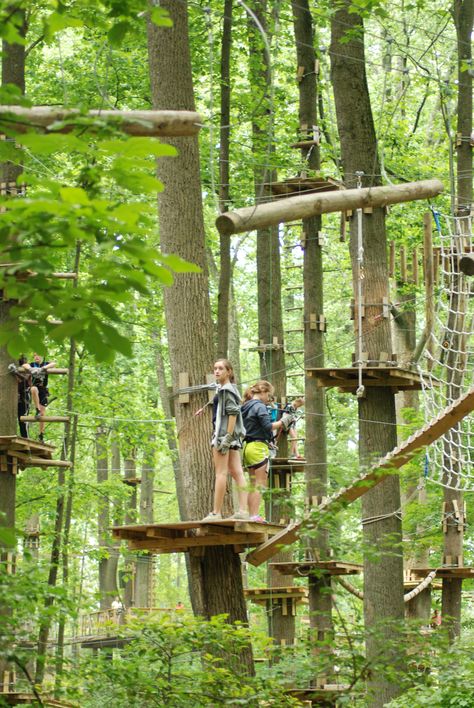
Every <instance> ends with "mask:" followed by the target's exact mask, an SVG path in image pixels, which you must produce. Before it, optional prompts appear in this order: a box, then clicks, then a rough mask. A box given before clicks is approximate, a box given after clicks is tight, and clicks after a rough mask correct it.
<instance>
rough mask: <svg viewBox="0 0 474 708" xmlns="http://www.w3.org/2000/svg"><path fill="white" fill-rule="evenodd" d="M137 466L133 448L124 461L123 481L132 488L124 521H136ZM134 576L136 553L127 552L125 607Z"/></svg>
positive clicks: (131, 603) (132, 594) (129, 604)
mask: <svg viewBox="0 0 474 708" xmlns="http://www.w3.org/2000/svg"><path fill="white" fill-rule="evenodd" d="M136 478H137V468H136V461H135V451H134V450H133V451H132V452H131V453H130V454H129V455H128V457H126V458H125V463H124V481H125V483H127V480H129V482H128V484H129V488H130V489H131V490H132V491H131V494H130V496H129V498H128V501H127V505H126V510H125V523H126V524H136V523H137V482H136ZM135 576H136V555H135V554H134V553H127V554H126V555H125V583H124V589H123V604H124V605H125V607H126V608H128V607H133V606H134V605H135V604H136V603H135Z"/></svg>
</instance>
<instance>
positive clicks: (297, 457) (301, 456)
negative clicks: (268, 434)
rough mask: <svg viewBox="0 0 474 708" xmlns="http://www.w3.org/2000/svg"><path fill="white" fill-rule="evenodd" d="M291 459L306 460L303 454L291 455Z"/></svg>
mask: <svg viewBox="0 0 474 708" xmlns="http://www.w3.org/2000/svg"><path fill="white" fill-rule="evenodd" d="M288 459H289V460H304V457H303V455H290V457H289V458H288Z"/></svg>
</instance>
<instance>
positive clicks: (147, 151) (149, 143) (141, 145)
mask: <svg viewBox="0 0 474 708" xmlns="http://www.w3.org/2000/svg"><path fill="white" fill-rule="evenodd" d="M99 147H100V149H101V150H103V151H104V152H106V153H108V154H112V155H125V156H128V157H148V156H149V155H155V156H156V157H162V156H171V157H173V156H175V155H177V154H178V151H177V149H176V148H175V147H174V145H168V144H166V143H161V142H160V141H159V140H158V139H157V138H146V137H130V138H127V139H126V140H118V139H117V140H103V141H102V142H101V143H100V144H99Z"/></svg>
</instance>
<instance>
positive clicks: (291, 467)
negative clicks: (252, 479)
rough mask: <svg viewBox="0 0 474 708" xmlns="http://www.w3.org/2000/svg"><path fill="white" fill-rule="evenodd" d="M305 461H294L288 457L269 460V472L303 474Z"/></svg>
mask: <svg viewBox="0 0 474 708" xmlns="http://www.w3.org/2000/svg"><path fill="white" fill-rule="evenodd" d="M305 465H306V460H304V459H303V460H296V459H291V458H289V457H273V458H272V459H271V460H270V469H271V470H287V471H288V472H304V468H305Z"/></svg>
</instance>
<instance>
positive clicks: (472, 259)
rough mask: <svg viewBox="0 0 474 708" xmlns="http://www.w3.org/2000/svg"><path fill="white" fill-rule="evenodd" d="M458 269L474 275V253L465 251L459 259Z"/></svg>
mask: <svg viewBox="0 0 474 708" xmlns="http://www.w3.org/2000/svg"><path fill="white" fill-rule="evenodd" d="M459 270H460V271H461V272H462V273H464V274H465V275H474V254H472V253H467V254H466V255H465V256H462V258H460V259H459Z"/></svg>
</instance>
